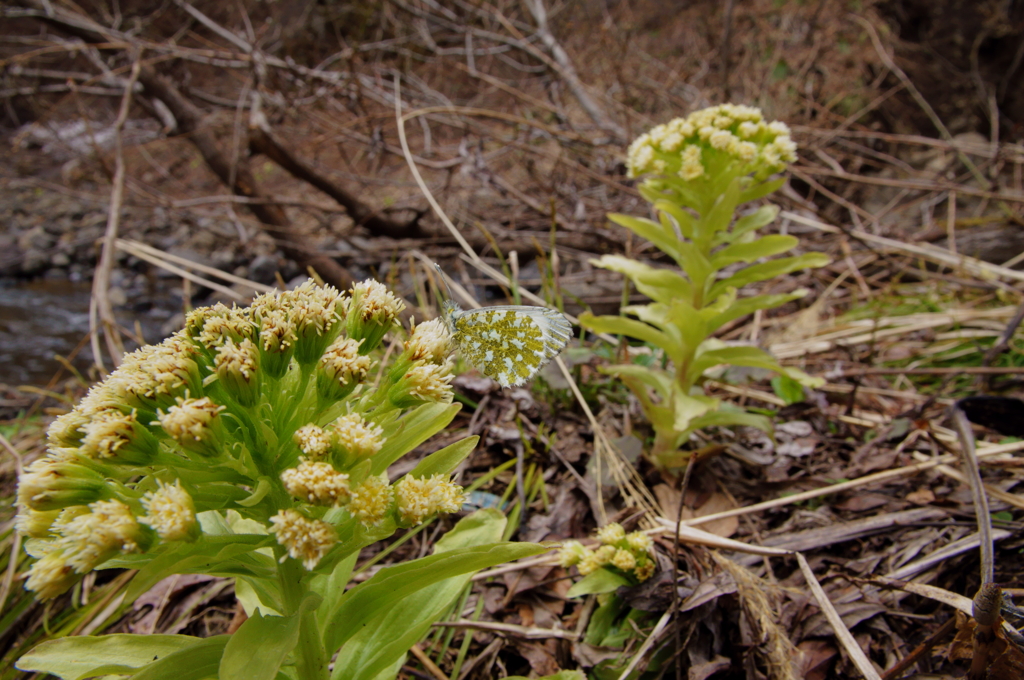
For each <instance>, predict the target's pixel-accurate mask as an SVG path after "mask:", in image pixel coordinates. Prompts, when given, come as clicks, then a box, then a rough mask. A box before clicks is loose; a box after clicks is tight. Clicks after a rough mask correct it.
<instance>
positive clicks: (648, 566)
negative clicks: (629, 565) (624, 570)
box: [633, 561, 654, 583]
mask: <svg viewBox="0 0 1024 680" xmlns="http://www.w3.org/2000/svg"><path fill="white" fill-rule="evenodd" d="M633 573H634V574H635V575H636V580H638V581H640V582H641V583H643V582H644V581H646V580H647V579H649V578H650V577H651V576H653V575H654V562H651V561H647V562H644V563H643V564H640V565H638V566H637V567H636V570H635V571H634V572H633Z"/></svg>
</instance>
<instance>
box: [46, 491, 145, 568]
mask: <svg viewBox="0 0 1024 680" xmlns="http://www.w3.org/2000/svg"><path fill="white" fill-rule="evenodd" d="M82 510H83V509H81V508H69V509H68V510H65V511H64V512H62V513H61V514H60V516H59V517H58V518H57V520H56V521H55V522H54V523H53V530H54V533H56V534H57V536H58V537H57V539H56V542H55V546H56V547H57V548H59V549H60V550H61V551H62V552H63V554H64V559H65V560H66V561H67V564H68V565H69V566H70V567H71V568H73V569H74V570H75V571H76V572H78V573H79V574H84V573H86V572H88V571H92V570H93V569H94V568H95V567H96V566H97V565H98V564H100V563H101V562H104V561H106V560H107V559H109V558H110V557H112V556H113V555H114V554H116V553H118V552H126V553H128V552H136V551H138V550H139V541H140V539H141V538H142V534H141V530H140V528H139V523H138V521H137V520H136V519H135V515H133V514H132V511H131V508H129V507H128V506H127V505H125V504H124V503H122V502H121V501H116V500H114V501H96V502H95V503H90V504H89V507H88V511H82Z"/></svg>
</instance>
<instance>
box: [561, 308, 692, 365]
mask: <svg viewBox="0 0 1024 680" xmlns="http://www.w3.org/2000/svg"><path fill="white" fill-rule="evenodd" d="M580 325H581V326H583V327H584V328H586V329H588V330H592V331H594V332H595V333H611V334H613V335H626V336H628V337H631V338H636V339H637V340H640V341H642V342H649V343H650V344H652V345H654V346H655V347H660V348H661V349H663V350H665V351H666V352H668V353H669V355H672V354H674V353H676V352H678V351H679V346H678V344H677V343H674V342H672V340H671V339H670V338H669V336H667V335H666V334H665V333H663V332H662V331H659V330H658V329H657V328H655V327H653V326H651V325H650V324H647V323H644V322H642V321H637V320H635V319H627V318H626V317H624V316H594V315H593V314H591V313H590V312H583V313H582V314H580Z"/></svg>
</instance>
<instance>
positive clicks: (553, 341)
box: [451, 305, 572, 387]
mask: <svg viewBox="0 0 1024 680" xmlns="http://www.w3.org/2000/svg"><path fill="white" fill-rule="evenodd" d="M451 327H452V329H453V335H454V337H455V342H456V344H457V345H458V347H459V351H460V352H461V353H462V356H463V358H465V359H466V360H467V361H468V362H469V363H471V364H473V365H474V366H476V367H477V368H479V369H480V371H481V372H482V373H483V374H484V375H486V376H488V377H491V378H494V379H495V380H497V381H498V384H500V385H501V386H502V387H514V386H516V385H522V384H523V383H525V382H526V381H527V380H529V379H530V378H532V377H533V376H534V375H535V374H536V373H537V371H538V370H540V367H541V366H543V365H544V364H546V363H547V362H549V361H551V359H553V358H554V357H556V356H557V355H558V353H559V352H561V351H562V349H563V348H564V347H565V345H566V343H567V342H569V338H570V337H572V326H571V325H570V324H569V320H568V319H566V318H565V316H564V315H562V314H561V313H560V312H557V311H555V310H553V309H548V308H546V307H526V306H519V305H509V306H497V307H483V308H481V309H471V310H466V311H462V310H458V311H453V312H452V315H451Z"/></svg>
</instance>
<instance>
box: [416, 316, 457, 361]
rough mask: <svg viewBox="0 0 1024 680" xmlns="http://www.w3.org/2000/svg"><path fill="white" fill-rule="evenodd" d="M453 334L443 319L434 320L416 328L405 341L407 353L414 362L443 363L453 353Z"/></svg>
mask: <svg viewBox="0 0 1024 680" xmlns="http://www.w3.org/2000/svg"><path fill="white" fill-rule="evenodd" d="M451 349H452V334H451V331H449V330H448V326H447V325H446V324H445V322H444V320H442V319H433V320H431V321H426V322H424V323H421V324H420V325H418V326H416V327H415V328H413V330H412V335H411V336H410V337H409V339H408V340H406V341H405V352H406V354H407V355H408V357H409V359H412V360H413V361H417V360H422V361H429V362H431V363H441V362H443V361H444V360H445V359H446V358H448V355H449V354H450V353H451Z"/></svg>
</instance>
